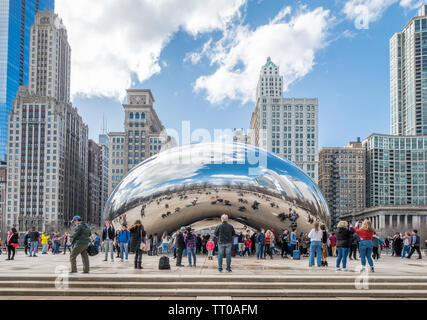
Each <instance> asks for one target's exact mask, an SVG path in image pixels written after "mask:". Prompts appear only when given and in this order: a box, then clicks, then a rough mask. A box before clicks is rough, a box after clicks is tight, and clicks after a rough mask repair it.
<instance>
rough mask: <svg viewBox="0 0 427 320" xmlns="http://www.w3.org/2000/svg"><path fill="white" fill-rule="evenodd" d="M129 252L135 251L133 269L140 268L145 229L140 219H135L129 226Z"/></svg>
mask: <svg viewBox="0 0 427 320" xmlns="http://www.w3.org/2000/svg"><path fill="white" fill-rule="evenodd" d="M129 231H130V252H135V261H134V262H135V269H143V268H142V248H141V244H142V243H145V236H146V233H145V230H144V226H143V225H142V223H141V221H140V220H137V221H136V222H135V223H134V224H133V225H132V226H131V227H130V228H129Z"/></svg>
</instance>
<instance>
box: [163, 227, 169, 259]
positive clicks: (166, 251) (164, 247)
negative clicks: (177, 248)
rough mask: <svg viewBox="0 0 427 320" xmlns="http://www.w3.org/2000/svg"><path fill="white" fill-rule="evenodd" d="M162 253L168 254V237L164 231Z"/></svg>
mask: <svg viewBox="0 0 427 320" xmlns="http://www.w3.org/2000/svg"><path fill="white" fill-rule="evenodd" d="M162 254H163V255H167V256H169V237H168V233H167V232H166V231H165V232H164V233H163V235H162Z"/></svg>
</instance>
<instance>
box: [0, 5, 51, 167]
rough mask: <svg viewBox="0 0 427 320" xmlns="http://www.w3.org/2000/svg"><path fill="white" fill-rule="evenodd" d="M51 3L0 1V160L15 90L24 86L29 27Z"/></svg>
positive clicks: (27, 57) (26, 82)
mask: <svg viewBox="0 0 427 320" xmlns="http://www.w3.org/2000/svg"><path fill="white" fill-rule="evenodd" d="M54 6H55V1H54V0H25V1H24V0H0V160H5V159H6V155H7V132H8V129H7V128H8V115H9V113H10V112H11V111H12V101H13V99H15V97H16V93H17V92H18V89H19V86H22V85H27V84H28V66H29V54H30V49H29V48H30V27H31V26H32V25H33V23H34V15H35V14H36V12H37V11H38V10H52V11H53V10H54Z"/></svg>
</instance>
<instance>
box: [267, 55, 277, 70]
mask: <svg viewBox="0 0 427 320" xmlns="http://www.w3.org/2000/svg"><path fill="white" fill-rule="evenodd" d="M269 66H273V67H277V66H276V65H275V64H274V63H273V61H271V58H270V57H268V58H267V63H266V64H265V66H264V67H265V68H267V67H269Z"/></svg>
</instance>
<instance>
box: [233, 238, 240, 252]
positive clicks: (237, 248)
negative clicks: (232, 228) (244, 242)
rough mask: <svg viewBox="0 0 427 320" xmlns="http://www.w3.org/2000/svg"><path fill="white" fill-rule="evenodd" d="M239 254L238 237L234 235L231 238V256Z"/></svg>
mask: <svg viewBox="0 0 427 320" xmlns="http://www.w3.org/2000/svg"><path fill="white" fill-rule="evenodd" d="M238 254H239V237H238V236H237V235H236V236H235V237H234V238H233V257H235V256H237V255H238Z"/></svg>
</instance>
